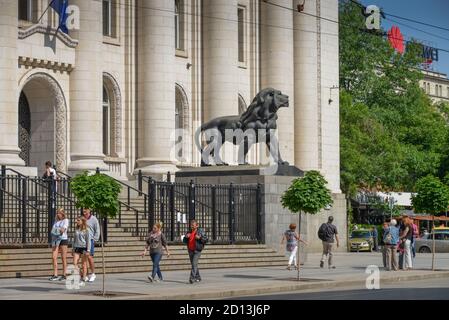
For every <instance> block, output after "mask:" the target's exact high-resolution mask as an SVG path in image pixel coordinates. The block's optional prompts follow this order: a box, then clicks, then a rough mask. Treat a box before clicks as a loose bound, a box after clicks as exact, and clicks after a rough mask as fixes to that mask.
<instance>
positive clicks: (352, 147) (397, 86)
mask: <svg viewBox="0 0 449 320" xmlns="http://www.w3.org/2000/svg"><path fill="white" fill-rule="evenodd" d="M339 9H340V21H341V24H340V90H341V94H340V117H341V118H340V127H341V188H342V190H343V192H345V193H347V194H349V195H353V194H354V193H355V192H356V191H357V190H360V189H369V190H382V191H392V190H395V191H414V188H415V183H416V182H417V181H418V179H419V178H421V177H425V176H427V175H429V174H431V175H438V176H440V177H444V176H445V175H446V174H447V172H448V168H449V159H448V156H447V154H448V151H449V143H448V138H449V129H448V125H447V115H448V114H449V113H448V111H449V109H448V107H447V106H446V105H444V104H438V105H437V104H433V103H432V101H431V100H430V99H429V98H428V97H427V95H426V94H425V93H424V91H423V90H422V89H421V88H420V87H419V80H420V79H421V78H422V72H421V71H420V70H419V68H420V64H421V63H422V58H421V55H420V52H421V46H420V44H418V43H417V42H414V41H411V42H409V43H408V44H407V49H406V51H405V53H404V54H400V53H397V52H396V51H395V50H394V49H393V48H391V46H390V44H389V42H388V40H387V39H386V38H385V37H383V36H382V33H381V32H378V33H376V32H367V31H366V30H365V26H364V23H365V18H364V16H363V15H362V13H361V9H360V7H359V6H357V5H356V4H354V3H353V2H351V1H340V7H339Z"/></svg>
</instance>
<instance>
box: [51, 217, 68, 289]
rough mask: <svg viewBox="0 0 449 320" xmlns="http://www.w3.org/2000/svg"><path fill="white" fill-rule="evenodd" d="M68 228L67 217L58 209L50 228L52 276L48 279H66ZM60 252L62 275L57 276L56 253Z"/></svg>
mask: <svg viewBox="0 0 449 320" xmlns="http://www.w3.org/2000/svg"><path fill="white" fill-rule="evenodd" d="M68 229H69V219H67V218H66V216H65V212H64V209H58V211H57V213H56V222H55V223H54V224H53V228H52V229H51V247H52V260H53V276H52V277H51V278H50V281H56V280H60V281H63V280H65V279H66V274H67V247H68V239H69V238H68V236H67V230H68ZM59 252H60V253H61V259H62V268H63V275H62V276H61V277H58V253H59Z"/></svg>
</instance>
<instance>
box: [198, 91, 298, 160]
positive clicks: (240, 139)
mask: <svg viewBox="0 0 449 320" xmlns="http://www.w3.org/2000/svg"><path fill="white" fill-rule="evenodd" d="M288 106H289V98H288V96H287V95H284V94H282V92H281V91H279V90H276V89H273V88H266V89H263V90H262V91H260V92H259V93H258V94H257V95H256V97H255V98H254V99H253V101H252V103H251V104H250V106H249V107H248V109H247V110H246V111H245V112H244V113H243V114H242V115H241V116H238V115H237V116H227V117H219V118H216V119H212V120H210V121H208V122H206V123H204V124H203V125H202V126H201V127H200V128H198V130H197V131H196V133H195V143H196V145H197V148H198V150H200V152H201V165H202V166H209V165H210V164H209V158H210V156H212V157H213V158H214V159H215V164H216V165H227V164H226V163H224V162H223V161H222V159H221V158H220V155H219V154H220V149H221V146H222V145H223V144H224V143H225V142H231V143H233V144H234V145H240V148H243V149H241V150H239V154H242V155H243V161H239V162H240V163H239V164H246V157H247V154H248V151H249V150H250V149H251V146H252V145H253V144H256V143H259V142H265V143H266V146H267V148H268V150H269V152H270V155H271V156H272V157H273V159H274V161H275V163H277V164H283V165H285V164H287V163H286V162H284V161H283V160H282V158H281V155H280V152H279V145H278V142H277V140H276V138H275V136H274V135H273V134H270V133H273V131H272V130H276V129H277V119H278V116H277V112H278V110H279V109H280V108H282V107H288ZM231 132H232V134H230V133H231ZM261 132H262V133H263V135H262V136H261V134H260V133H261ZM203 136H204V138H205V139H204V140H205V148H204V149H203V148H202V147H201V138H202V137H203ZM217 139H218V140H217ZM261 139H263V140H261ZM259 140H261V141H259Z"/></svg>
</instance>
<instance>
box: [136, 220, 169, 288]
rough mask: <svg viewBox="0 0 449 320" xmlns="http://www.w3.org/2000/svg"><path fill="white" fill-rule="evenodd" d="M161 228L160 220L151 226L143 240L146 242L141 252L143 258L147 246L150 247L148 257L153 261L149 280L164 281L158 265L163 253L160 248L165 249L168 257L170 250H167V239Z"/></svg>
mask: <svg viewBox="0 0 449 320" xmlns="http://www.w3.org/2000/svg"><path fill="white" fill-rule="evenodd" d="M161 230H162V223H161V222H158V223H156V224H155V225H154V226H153V229H152V230H151V232H150V233H149V234H148V237H147V239H146V241H145V242H146V246H145V250H144V251H143V252H142V254H141V255H142V258H143V257H144V256H145V255H146V254H147V252H148V248H150V257H151V261H152V262H153V271H152V273H151V274H150V275H148V280H150V282H153V281H154V282H159V281H164V278H163V277H162V272H161V268H160V266H159V264H160V262H161V259H162V254H163V252H162V248H164V249H165V252H166V253H167V257H170V252H169V251H168V247H167V240H166V238H165V235H164V234H163V233H162V231H161ZM156 275H157V276H158V277H159V280H157V279H156Z"/></svg>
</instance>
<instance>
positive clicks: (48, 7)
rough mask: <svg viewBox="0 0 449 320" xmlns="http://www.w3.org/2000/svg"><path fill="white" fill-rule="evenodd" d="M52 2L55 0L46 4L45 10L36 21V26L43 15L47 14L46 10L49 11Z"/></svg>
mask: <svg viewBox="0 0 449 320" xmlns="http://www.w3.org/2000/svg"><path fill="white" fill-rule="evenodd" d="M53 2H55V0H51V2H50V3H49V4H48V6H47V8H46V9H45V11H44V12H43V13H42V15H41V16H40V18H39V19H38V20H37V22H36V24H39V22H41V20H42V18H43V17H44V15H45V14H46V13H47V11H48V9H50V7H51V5H52V4H53Z"/></svg>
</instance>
